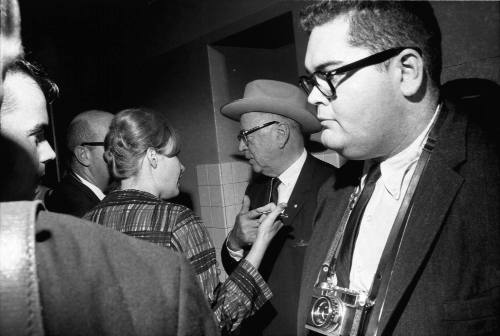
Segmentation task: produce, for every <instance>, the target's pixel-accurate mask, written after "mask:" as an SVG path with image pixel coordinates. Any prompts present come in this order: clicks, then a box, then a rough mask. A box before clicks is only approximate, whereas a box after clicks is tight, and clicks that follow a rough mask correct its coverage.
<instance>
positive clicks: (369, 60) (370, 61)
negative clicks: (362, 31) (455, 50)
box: [299, 47, 422, 99]
mask: <svg viewBox="0 0 500 336" xmlns="http://www.w3.org/2000/svg"><path fill="white" fill-rule="evenodd" d="M405 49H413V50H416V51H417V52H418V53H419V54H422V51H421V50H420V48H418V47H396V48H390V49H387V50H384V51H381V52H378V53H376V54H373V55H370V56H368V57H365V58H362V59H360V60H357V61H355V62H352V63H349V64H346V65H343V66H341V67H339V68H337V69H334V70H331V71H327V72H323V71H316V72H314V73H313V74H311V75H310V76H301V77H300V78H299V85H300V87H301V88H302V90H304V91H305V93H306V94H307V95H309V94H310V93H311V91H312V90H313V89H314V87H316V88H318V90H319V91H320V92H321V93H322V94H323V95H324V96H325V97H326V98H327V99H332V98H333V97H335V96H336V95H337V91H336V89H335V86H334V85H333V82H332V80H333V77H334V76H336V75H340V74H343V73H346V72H349V71H353V70H359V69H361V68H364V67H367V66H370V65H375V64H379V63H382V62H385V61H387V60H388V59H390V58H392V57H394V56H396V55H397V54H399V53H400V52H402V51H403V50H405ZM317 78H320V79H321V80H323V81H325V82H326V83H328V86H329V89H330V92H325V91H326V88H325V87H324V86H323V88H322V87H321V85H320V84H319V83H318V80H317Z"/></svg>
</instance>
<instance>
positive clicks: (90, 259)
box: [36, 211, 218, 336]
mask: <svg viewBox="0 0 500 336" xmlns="http://www.w3.org/2000/svg"><path fill="white" fill-rule="evenodd" d="M36 232H37V236H36V238H37V243H36V262H37V268H38V270H37V273H38V278H39V288H40V299H41V305H42V319H43V325H44V329H45V334H47V335H120V336H121V335H217V334H218V330H217V328H216V326H215V322H214V317H213V314H212V312H211V310H210V309H209V307H208V304H207V302H206V300H205V298H204V295H203V293H202V292H201V289H200V287H199V285H198V283H197V282H196V280H195V277H194V273H193V271H192V269H191V266H190V264H189V263H188V261H187V260H186V259H185V258H183V257H181V256H180V255H177V254H175V253H174V252H172V251H169V250H167V249H165V248H161V247H157V246H154V245H153V244H150V243H148V242H144V241H141V240H139V239H135V238H131V237H128V236H126V235H124V234H121V233H119V232H116V231H114V230H111V229H106V228H102V227H100V226H96V225H95V224H92V223H90V222H87V221H84V220H81V219H78V218H75V217H72V216H67V215H62V214H54V213H50V212H47V211H42V212H40V213H39V215H38V220H37V223H36Z"/></svg>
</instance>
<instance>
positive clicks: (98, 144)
mask: <svg viewBox="0 0 500 336" xmlns="http://www.w3.org/2000/svg"><path fill="white" fill-rule="evenodd" d="M80 146H104V142H102V141H101V142H99V141H94V142H82V143H81V144H80Z"/></svg>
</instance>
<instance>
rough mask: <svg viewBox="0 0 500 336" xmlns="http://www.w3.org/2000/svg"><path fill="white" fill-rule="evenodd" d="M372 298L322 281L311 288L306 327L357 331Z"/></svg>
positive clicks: (334, 333)
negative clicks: (317, 286)
mask: <svg viewBox="0 0 500 336" xmlns="http://www.w3.org/2000/svg"><path fill="white" fill-rule="evenodd" d="M372 306H373V302H370V300H368V298H367V296H366V294H365V293H362V292H357V291H354V290H350V289H347V288H342V287H338V286H335V285H331V284H328V283H327V282H323V283H321V284H320V287H319V288H315V289H314V293H313V296H312V299H311V306H310V309H309V315H308V316H307V321H306V328H307V329H309V330H312V331H315V332H317V333H320V334H323V335H330V336H349V335H358V334H359V333H360V332H362V330H363V324H364V321H366V320H367V315H368V313H369V311H370V308H371V307H372Z"/></svg>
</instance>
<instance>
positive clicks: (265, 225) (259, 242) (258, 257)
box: [245, 203, 287, 268]
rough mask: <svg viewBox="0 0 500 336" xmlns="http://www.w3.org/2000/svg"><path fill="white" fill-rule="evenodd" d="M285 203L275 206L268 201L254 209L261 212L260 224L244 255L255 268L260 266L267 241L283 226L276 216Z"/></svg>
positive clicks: (281, 210)
mask: <svg viewBox="0 0 500 336" xmlns="http://www.w3.org/2000/svg"><path fill="white" fill-rule="evenodd" d="M286 205H287V204H286V203H280V204H278V205H277V206H275V205H274V203H269V204H267V205H265V206H263V207H261V208H258V209H256V210H258V211H260V212H261V213H262V215H261V216H260V218H259V222H260V225H259V228H258V230H257V238H256V239H255V242H254V243H253V245H252V248H251V249H250V251H249V252H248V254H247V256H246V257H245V259H246V260H247V261H248V262H250V263H251V264H252V265H253V266H254V267H255V268H258V267H259V266H260V263H261V261H262V257H263V256H264V253H265V252H266V249H267V247H268V246H269V243H270V242H271V240H272V239H273V238H274V236H275V235H276V233H277V232H278V231H279V230H280V229H281V228H282V227H283V222H282V221H281V220H280V219H279V218H278V217H279V215H280V214H281V213H282V212H283V210H285V208H286Z"/></svg>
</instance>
